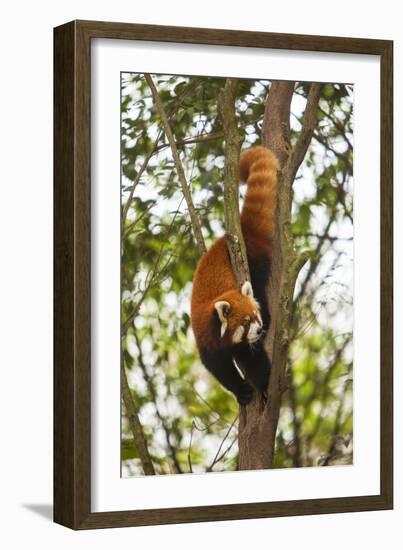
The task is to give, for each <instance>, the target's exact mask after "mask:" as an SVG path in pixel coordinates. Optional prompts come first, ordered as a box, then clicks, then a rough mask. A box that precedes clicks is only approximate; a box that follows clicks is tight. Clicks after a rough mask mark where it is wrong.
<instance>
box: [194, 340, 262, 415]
mask: <svg viewBox="0 0 403 550" xmlns="http://www.w3.org/2000/svg"><path fill="white" fill-rule="evenodd" d="M200 355H201V359H202V361H203V363H204V366H205V367H206V368H207V369H208V370H209V371H210V372H211V374H212V375H213V376H215V378H217V380H218V381H219V382H220V383H221V384H222V385H223V386H224V387H225V388H226V389H227V390H229V391H230V392H232V393H233V394H234V395H235V397H236V398H237V400H238V403H239V404H240V405H246V404H247V403H249V402H250V401H251V400H252V397H253V393H254V390H253V388H252V386H251V385H250V384H249V383H248V382H247V381H246V380H244V379H243V378H242V377H241V376H240V374H239V372H238V370H237V369H236V367H235V365H234V362H233V359H232V354H231V353H230V352H229V351H227V350H219V351H209V352H203V351H201V353H200Z"/></svg>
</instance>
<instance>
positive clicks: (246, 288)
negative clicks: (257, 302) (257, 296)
mask: <svg viewBox="0 0 403 550" xmlns="http://www.w3.org/2000/svg"><path fill="white" fill-rule="evenodd" d="M241 293H242V294H243V295H244V296H247V297H248V298H253V288H252V285H251V284H250V282H249V281H245V282H244V284H243V285H242V288H241Z"/></svg>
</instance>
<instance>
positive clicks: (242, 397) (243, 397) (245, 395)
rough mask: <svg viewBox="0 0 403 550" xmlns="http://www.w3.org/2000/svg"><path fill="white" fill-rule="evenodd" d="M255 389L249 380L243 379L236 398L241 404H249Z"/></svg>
mask: <svg viewBox="0 0 403 550" xmlns="http://www.w3.org/2000/svg"><path fill="white" fill-rule="evenodd" d="M254 393H255V390H254V389H253V388H252V386H251V385H250V384H248V382H246V381H245V380H242V382H241V384H240V385H239V387H238V390H237V393H236V398H237V401H238V403H239V404H240V405H247V404H248V403H250V402H251V401H252V398H253V394H254Z"/></svg>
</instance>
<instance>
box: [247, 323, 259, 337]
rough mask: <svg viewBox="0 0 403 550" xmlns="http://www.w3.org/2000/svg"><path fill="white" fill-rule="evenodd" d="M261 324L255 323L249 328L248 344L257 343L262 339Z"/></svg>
mask: <svg viewBox="0 0 403 550" xmlns="http://www.w3.org/2000/svg"><path fill="white" fill-rule="evenodd" d="M261 326H262V325H261V324H260V323H259V322H258V321H253V323H251V324H250V326H249V331H248V337H247V339H248V342H256V341H257V340H258V339H259V338H260V328H261Z"/></svg>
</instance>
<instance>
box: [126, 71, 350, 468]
mask: <svg viewBox="0 0 403 550" xmlns="http://www.w3.org/2000/svg"><path fill="white" fill-rule="evenodd" d="M153 80H154V82H155V84H156V86H157V88H158V91H159V94H160V97H161V100H162V102H163V105H164V108H165V111H166V113H167V114H168V116H169V120H170V124H171V127H172V130H173V133H174V136H175V139H176V142H177V146H178V149H179V151H180V154H181V160H182V163H183V166H184V169H185V174H186V177H187V181H188V183H189V185H190V187H191V192H192V196H193V200H194V203H195V206H196V209H197V213H198V216H199V218H200V221H201V225H202V228H203V234H204V237H205V240H206V244H207V245H209V244H211V242H212V241H213V240H214V239H215V238H216V237H217V236H218V235H220V234H222V233H223V219H224V214H223V202H222V197H223V188H222V177H223V165H224V157H223V133H222V127H221V123H220V120H219V117H218V115H217V98H218V94H219V92H220V90H221V88H222V86H223V83H224V81H223V80H222V79H219V78H211V77H183V76H165V75H157V76H156V75H154V76H153ZM269 88H270V82H269V81H262V80H260V81H258V80H241V81H239V86H238V92H237V94H238V95H237V103H236V108H237V116H238V126H239V131H240V137H241V143H243V147H247V146H250V145H252V144H253V143H259V142H260V131H261V124H262V119H263V113H264V106H265V100H266V96H267V93H268V90H269ZM307 92H308V85H307V84H306V83H298V84H297V85H296V87H295V92H294V97H293V101H292V120H291V127H292V134H291V139H292V140H295V139H296V137H297V135H298V132H299V130H300V128H301V119H302V114H303V109H304V105H305V102H306V97H307ZM121 135H122V145H121V151H122V326H123V329H122V350H123V361H124V366H125V368H126V373H127V377H128V381H129V385H130V388H131V392H132V397H133V402H134V404H135V407H136V409H137V411H138V413H139V417H140V421H141V424H142V426H143V431H144V435H145V437H146V440H147V443H148V447H149V452H150V454H151V457H152V460H153V463H154V467H155V471H156V472H157V473H161V474H162V473H176V472H189V471H192V472H205V471H210V470H214V471H228V470H234V469H236V468H237V454H238V451H237V417H238V406H237V403H236V402H235V400H234V399H233V397H232V396H231V395H230V394H229V393H227V392H226V391H225V390H224V389H223V388H222V387H221V386H220V385H219V384H218V383H216V381H215V380H214V379H213V378H212V377H211V376H210V375H209V374H208V372H207V371H206V370H205V369H204V367H203V366H202V365H201V362H200V359H199V358H198V355H197V350H196V347H195V343H194V339H193V335H192V332H191V328H190V318H189V303H190V292H191V282H192V278H193V273H194V270H195V267H196V264H197V260H198V249H197V247H196V245H195V242H194V237H193V234H192V231H191V226H190V222H189V216H188V213H187V207H186V202H185V201H184V199H183V195H182V192H181V189H180V185H179V183H178V179H177V176H176V170H175V166H174V162H173V158H172V154H171V150H170V148H169V146H168V145H167V139H166V136H165V133H164V131H163V126H162V124H161V120H160V117H159V114H158V112H157V111H156V109H155V107H154V102H153V98H152V95H151V91H150V89H149V88H148V85H147V83H146V81H145V78H144V75H137V74H131V73H127V74H123V75H122V134H121ZM351 186H352V88H351V87H350V86H345V85H339V84H327V85H326V86H324V88H323V93H322V98H321V100H320V109H319V122H318V125H317V128H316V130H315V133H314V139H313V140H312V143H311V146H310V148H309V150H308V153H307V155H306V158H305V161H304V164H303V166H302V167H301V169H300V171H299V173H298V175H297V178H296V181H295V183H294V201H293V220H294V222H293V232H294V235H295V236H296V242H297V245H298V248H299V249H300V250H304V251H309V252H310V254H311V260H310V262H309V263H308V265H307V266H306V268H305V269H304V270H303V271H302V272H301V274H300V277H299V279H298V284H297V288H296V294H295V304H294V317H293V319H294V321H293V327H292V338H293V343H292V347H291V352H290V360H289V363H290V364H289V376H288V379H289V388H288V391H287V393H286V395H285V396H284V399H283V407H282V410H281V416H280V423H279V430H278V436H277V452H276V456H275V464H274V466H275V467H288V466H313V465H328V464H334V463H351V461H352V321H351V319H352V188H351ZM122 411H123V413H124V412H125V409H124V408H123V409H122ZM122 461H123V473H124V475H137V474H141V473H142V467H141V460H140V457H139V456H138V451H137V448H136V443H135V441H134V440H133V435H132V434H131V432H130V428H129V424H128V422H127V419H126V417H125V414H123V415H122Z"/></svg>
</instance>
